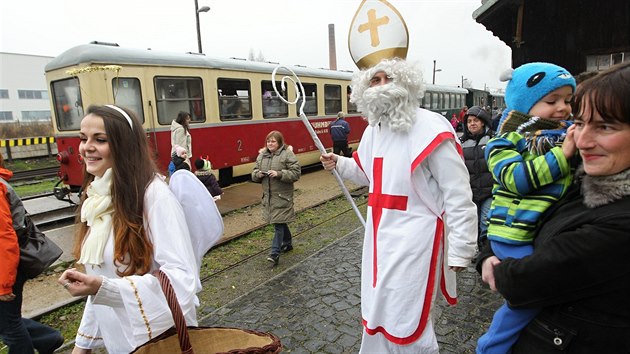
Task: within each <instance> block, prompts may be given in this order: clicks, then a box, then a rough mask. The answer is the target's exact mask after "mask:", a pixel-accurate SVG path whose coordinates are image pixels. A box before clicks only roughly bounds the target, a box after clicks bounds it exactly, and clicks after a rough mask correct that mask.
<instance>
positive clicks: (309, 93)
mask: <svg viewBox="0 0 630 354" xmlns="http://www.w3.org/2000/svg"><path fill="white" fill-rule="evenodd" d="M302 86H303V87H304V95H305V96H306V102H305V103H304V114H306V115H314V116H316V115H317V85H316V84H304V83H303V84H302ZM301 104H302V98H301V97H300V99H299V100H298V101H297V108H298V110H299V109H300V105H301ZM298 114H300V112H298Z"/></svg>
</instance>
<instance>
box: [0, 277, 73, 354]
mask: <svg viewBox="0 0 630 354" xmlns="http://www.w3.org/2000/svg"><path fill="white" fill-rule="evenodd" d="M25 282H26V277H25V276H24V275H22V274H21V273H20V272H19V271H18V274H17V278H16V279H15V284H14V285H13V293H14V294H15V299H13V300H12V301H0V339H2V341H3V342H4V344H6V345H7V346H8V347H9V354H32V353H34V350H33V349H37V351H38V352H39V353H40V354H49V353H52V352H53V351H54V350H55V349H57V348H58V347H60V346H61V345H62V344H63V337H62V336H61V333H59V331H57V330H55V329H53V328H51V327H48V326H46V325H43V324H41V323H39V322H37V321H33V320H31V319H28V318H22V290H23V289H24V283H25Z"/></svg>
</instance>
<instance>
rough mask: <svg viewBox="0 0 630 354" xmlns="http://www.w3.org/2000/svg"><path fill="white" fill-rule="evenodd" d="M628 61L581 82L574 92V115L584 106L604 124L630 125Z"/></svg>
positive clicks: (629, 70) (629, 62) (580, 111)
mask: <svg viewBox="0 0 630 354" xmlns="http://www.w3.org/2000/svg"><path fill="white" fill-rule="evenodd" d="M629 97H630V61H626V62H623V63H621V64H617V65H614V66H611V67H610V68H608V69H607V70H605V71H602V72H600V73H599V74H597V75H595V76H593V77H591V78H590V79H587V80H585V81H583V82H581V83H580V84H579V85H578V87H577V90H576V92H575V113H576V114H577V115H581V114H582V113H583V112H584V107H585V105H588V107H589V108H590V109H591V110H592V111H593V112H597V113H599V115H600V116H601V117H602V119H603V120H604V121H606V122H620V123H625V124H630V99H629Z"/></svg>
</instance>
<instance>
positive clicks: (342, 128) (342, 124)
mask: <svg viewBox="0 0 630 354" xmlns="http://www.w3.org/2000/svg"><path fill="white" fill-rule="evenodd" d="M328 128H329V129H330V135H331V137H332V140H333V141H344V142H347V141H348V134H350V124H348V122H346V121H345V120H343V119H341V118H337V120H336V121H334V122H332V123H330V126H328Z"/></svg>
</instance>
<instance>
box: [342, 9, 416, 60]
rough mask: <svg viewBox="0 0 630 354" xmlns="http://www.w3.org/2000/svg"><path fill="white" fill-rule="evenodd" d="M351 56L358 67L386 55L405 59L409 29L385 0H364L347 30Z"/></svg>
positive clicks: (383, 57) (386, 56) (396, 11)
mask: <svg viewBox="0 0 630 354" xmlns="http://www.w3.org/2000/svg"><path fill="white" fill-rule="evenodd" d="M348 48H349V49H350V55H351V56H352V60H354V62H355V64H356V65H357V66H358V67H359V69H366V68H370V67H372V66H374V65H376V64H378V63H379V62H380V61H381V60H382V59H385V58H401V59H406V58H407V49H408V48H409V31H408V30H407V25H406V24H405V21H404V20H403V18H402V16H401V15H400V13H399V12H398V10H396V8H394V6H392V4H390V3H389V2H387V1H385V0H363V2H362V3H361V5H359V9H358V10H357V13H356V14H355V15H354V18H353V19H352V24H351V25H350V32H349V33H348Z"/></svg>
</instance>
